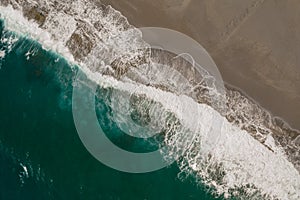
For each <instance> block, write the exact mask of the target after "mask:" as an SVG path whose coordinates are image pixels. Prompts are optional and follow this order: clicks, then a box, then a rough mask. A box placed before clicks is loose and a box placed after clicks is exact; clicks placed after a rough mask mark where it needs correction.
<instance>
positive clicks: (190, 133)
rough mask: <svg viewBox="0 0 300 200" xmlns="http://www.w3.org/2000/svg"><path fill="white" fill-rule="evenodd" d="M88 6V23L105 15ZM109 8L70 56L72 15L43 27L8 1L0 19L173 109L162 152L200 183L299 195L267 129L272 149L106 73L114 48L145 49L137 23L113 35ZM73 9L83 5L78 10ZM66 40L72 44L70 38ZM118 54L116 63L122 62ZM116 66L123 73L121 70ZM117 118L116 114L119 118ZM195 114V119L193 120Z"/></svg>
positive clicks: (170, 97)
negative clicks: (212, 137)
mask: <svg viewBox="0 0 300 200" xmlns="http://www.w3.org/2000/svg"><path fill="white" fill-rule="evenodd" d="M76 9H78V7H76ZM92 10H93V11H94V12H91V14H90V15H92V17H91V21H90V23H92V24H95V23H96V21H97V20H98V19H97V17H98V16H103V14H101V13H100V14H99V12H100V11H96V8H93V9H92ZM108 11H109V12H111V13H112V14H107V13H106V14H105V16H106V17H105V18H104V20H103V21H102V22H101V23H103V24H105V26H106V27H107V29H108V30H109V31H111V32H109V31H108V32H102V33H101V32H98V36H99V37H100V38H101V39H102V40H103V41H104V42H103V43H98V44H97V46H96V47H95V48H94V49H93V50H92V51H91V52H90V53H89V54H88V55H87V56H86V57H80V56H79V55H77V58H74V56H73V54H74V51H73V53H71V50H70V49H69V48H68V47H67V44H66V43H67V38H69V37H71V35H72V34H71V33H72V31H74V30H75V28H74V26H73V25H72V23H74V21H73V20H66V19H71V18H70V16H72V15H68V17H66V18H63V17H62V18H63V19H64V20H63V21H60V23H61V24H60V25H61V26H62V25H63V24H64V23H66V21H71V25H70V26H68V28H67V29H64V30H57V29H53V27H52V28H51V26H49V29H47V30H45V29H42V28H40V27H39V26H38V25H37V24H36V23H34V22H32V21H31V22H29V21H28V20H27V19H25V18H24V17H23V14H22V12H21V11H17V10H15V9H13V8H12V7H11V6H10V7H0V13H1V18H3V19H4V21H5V28H6V29H7V30H10V31H13V32H14V33H15V34H17V35H19V36H25V37H29V38H32V39H34V40H36V41H38V42H39V43H41V44H42V46H43V48H45V49H46V50H52V51H54V52H56V53H58V54H60V55H62V56H63V57H64V58H65V59H67V60H68V61H69V62H70V63H73V64H72V66H73V67H74V66H75V65H76V66H77V67H78V68H79V70H81V71H82V72H83V73H84V74H85V75H86V76H87V77H88V79H89V80H91V81H93V82H94V83H96V84H97V85H99V86H100V87H102V88H112V89H113V90H115V91H116V92H117V93H118V92H119V93H120V92H121V93H125V94H127V95H129V94H133V93H134V94H136V95H137V96H141V95H144V98H143V99H148V100H149V99H150V100H152V101H154V102H156V103H158V104H160V105H163V106H162V107H161V109H165V110H167V111H168V112H171V113H173V114H174V115H175V118H176V119H175V120H173V121H172V122H173V126H172V127H170V128H169V130H171V129H173V130H174V127H175V123H174V122H178V121H180V122H181V123H182V127H183V128H182V129H181V130H184V131H178V129H175V131H169V132H168V131H166V136H165V140H164V143H165V145H166V146H167V147H168V151H167V152H161V153H162V154H163V155H164V156H165V158H166V159H170V158H171V157H175V158H176V160H178V165H179V167H180V168H181V170H182V172H185V173H187V174H191V175H193V176H195V177H196V178H197V180H198V181H199V182H200V183H201V184H205V185H208V186H210V187H212V188H214V189H215V193H216V194H217V195H224V196H225V197H227V198H229V197H231V196H243V195H244V198H248V197H250V198H253V199H255V198H258V197H263V198H267V199H299V198H300V196H299V191H300V183H299V182H300V181H299V180H300V176H299V172H298V171H297V170H296V169H295V167H294V165H293V164H292V163H291V162H290V161H289V160H288V159H287V156H286V155H285V153H284V151H283V150H282V148H281V147H278V146H276V145H274V144H272V136H271V135H270V136H269V137H270V140H269V142H268V143H269V144H272V145H273V147H272V145H271V147H270V148H271V149H272V150H273V151H270V149H269V148H267V147H266V146H265V145H263V144H262V143H261V142H259V141H258V140H257V139H255V138H254V137H252V136H251V135H250V134H249V133H248V132H247V131H245V130H242V129H241V127H238V126H236V125H234V124H232V123H230V122H229V121H228V120H227V119H226V118H225V117H224V116H223V115H221V114H220V113H219V112H217V111H216V110H214V109H213V108H211V107H210V106H208V105H205V104H199V103H198V102H196V101H195V99H193V98H191V97H189V96H186V95H178V94H175V93H172V92H167V91H164V90H162V89H160V88H156V87H151V86H145V85H143V84H141V83H138V82H136V81H133V80H118V79H117V78H116V77H113V76H110V73H111V72H109V71H112V70H113V66H109V65H108V63H110V62H112V61H113V60H115V59H116V58H117V56H118V54H121V55H124V57H122V59H125V60H126V61H129V62H131V61H132V60H134V59H135V58H137V57H138V56H139V55H143V54H144V53H145V52H144V51H140V49H145V48H146V49H147V48H148V45H147V44H146V43H144V42H143V41H142V40H141V39H140V37H141V33H140V32H139V31H137V30H136V29H133V30H132V31H130V32H127V34H125V35H124V34H123V35H122V34H120V35H121V37H115V35H114V34H116V35H117V34H119V33H120V32H122V31H123V30H122V29H117V28H116V27H118V26H116V25H115V24H114V19H113V16H114V15H113V11H112V8H108ZM77 12H79V13H80V12H81V11H78V10H77ZM64 16H65V14H64ZM58 27H60V26H58ZM50 32H51V33H50ZM62 33H64V36H63V37H61V38H62V40H61V41H59V38H60V37H59V35H60V34H62ZM132 38H137V39H135V40H134V43H132V42H131V41H132V40H130V39H132ZM115 40H116V41H115ZM7 41H11V42H8V43H7V49H10V48H12V46H10V45H13V44H14V42H15V41H14V40H13V39H11V40H10V39H8V40H7ZM123 41H125V42H123ZM129 44H130V45H129ZM69 45H71V44H70V43H69ZM111 50H112V51H111ZM4 51H5V52H6V51H7V50H4ZM6 54H7V53H5V54H3V53H2V55H3V56H2V57H3V58H5V55H6ZM75 55H76V52H75ZM28 56H30V53H29V54H28ZM122 59H121V61H120V63H122V62H124V60H122ZM107 71H108V72H107ZM101 72H102V74H101ZM119 72H120V73H122V71H119ZM105 73H106V75H105ZM177 102H182V104H183V105H189V106H190V105H192V107H194V108H197V109H196V110H199V111H200V112H199V113H189V110H185V108H186V107H187V106H183V108H182V109H183V110H180V109H179V110H178V109H177V107H176V106H175V105H176V104H177ZM110 106H112V107H113V106H114V104H110ZM161 109H157V110H154V111H155V112H153V113H154V114H157V113H159V112H161ZM182 111H184V112H182ZM123 112H124V113H126V112H127V111H126V110H122V112H121V115H122V113H123ZM181 113H184V115H182V114H181ZM195 116H196V117H195ZM212 116H214V117H215V116H216V117H217V119H218V120H219V121H221V122H222V123H221V124H220V128H221V131H220V132H219V133H218V141H217V143H216V144H214V146H213V147H214V148H209V150H207V151H205V152H203V145H205V143H203V141H205V140H206V139H205V138H209V135H208V134H209V133H210V131H211V129H213V123H214V121H213V120H212V119H214V118H213V117H212ZM121 118H122V117H121V116H119V119H121ZM158 119H161V118H158ZM195 120H197V121H196V122H195ZM191 122H192V123H191ZM119 123H122V121H119ZM195 124H200V126H195ZM155 128H157V127H155ZM176 130H177V132H176ZM274 163H276V164H274ZM257 193H258V194H257ZM255 195H256V196H255Z"/></svg>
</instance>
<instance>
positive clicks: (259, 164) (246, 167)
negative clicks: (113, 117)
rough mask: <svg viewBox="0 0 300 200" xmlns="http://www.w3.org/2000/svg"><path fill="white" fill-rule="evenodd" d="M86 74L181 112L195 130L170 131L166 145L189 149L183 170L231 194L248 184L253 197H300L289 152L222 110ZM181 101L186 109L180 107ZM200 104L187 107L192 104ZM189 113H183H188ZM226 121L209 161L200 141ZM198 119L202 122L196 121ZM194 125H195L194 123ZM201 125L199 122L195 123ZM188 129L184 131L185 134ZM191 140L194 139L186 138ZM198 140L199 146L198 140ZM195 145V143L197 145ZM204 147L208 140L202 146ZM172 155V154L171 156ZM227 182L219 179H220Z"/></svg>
mask: <svg viewBox="0 0 300 200" xmlns="http://www.w3.org/2000/svg"><path fill="white" fill-rule="evenodd" d="M85 73H86V74H88V77H89V78H90V79H91V80H94V81H95V82H96V83H97V84H99V85H101V86H102V87H112V88H115V89H118V90H122V91H127V92H129V93H133V92H134V93H138V94H145V95H146V96H147V97H148V98H151V99H152V100H154V101H156V102H159V103H161V104H162V105H163V107H164V109H167V110H169V111H171V112H173V113H175V114H176V115H177V117H179V116H181V117H179V118H180V119H181V122H182V123H183V124H184V125H185V126H186V127H188V128H189V130H192V132H190V134H192V135H190V136H187V135H182V133H176V134H174V135H170V137H169V138H168V140H167V141H166V144H167V145H169V146H170V149H171V152H168V153H169V155H171V156H175V157H180V155H179V154H181V153H182V152H185V154H184V158H183V159H184V162H181V163H179V165H180V166H181V168H182V169H184V168H188V171H190V172H192V173H194V174H196V175H197V176H199V177H201V178H204V182H205V183H206V184H207V185H210V186H213V187H215V188H216V189H217V192H218V193H219V194H225V196H227V197H229V196H230V192H229V191H230V190H231V189H233V190H234V191H236V192H237V191H238V190H239V189H241V188H242V187H246V186H247V185H249V184H250V185H251V186H254V187H255V188H256V189H253V188H248V189H247V190H246V192H248V195H251V194H252V193H253V191H259V192H260V193H261V194H262V195H266V196H268V197H269V198H270V199H276V198H279V199H287V200H288V199H289V200H290V199H295V200H297V199H299V198H300V175H299V173H298V171H297V170H296V169H295V167H294V166H293V164H292V163H290V162H289V161H288V160H287V158H286V156H285V155H283V154H282V153H281V151H278V153H276V151H275V152H272V151H270V150H269V149H268V148H267V147H266V146H264V145H263V144H261V143H260V142H258V141H257V140H255V139H254V138H253V137H252V136H250V135H249V134H248V133H247V132H246V131H244V130H241V129H240V128H238V127H236V126H234V125H233V124H231V123H229V122H228V121H227V120H225V119H224V117H223V116H221V115H220V114H219V113H218V112H216V111H215V110H214V109H212V108H211V107H209V106H207V105H205V104H197V103H196V102H195V101H194V100H193V99H191V98H190V97H187V96H177V95H175V94H173V93H169V92H164V91H162V90H159V89H156V88H153V87H146V86H144V85H139V86H137V85H136V84H134V83H125V82H118V81H117V80H115V79H113V78H111V77H107V76H102V75H101V74H98V73H93V72H91V71H89V70H88V69H86V71H85ZM178 102H179V104H182V105H183V107H180V106H178ZM185 105H189V108H196V109H190V110H189V111H187V110H182V108H183V109H185V108H188V107H185ZM183 111H184V112H183ZM186 112H187V113H191V116H193V117H191V116H189V115H183V116H182V115H181V114H182V113H186ZM217 118H219V120H220V121H222V122H223V124H222V126H221V127H220V128H221V129H220V130H216V131H220V134H219V135H218V136H219V139H218V142H217V143H216V144H215V146H214V148H212V149H210V152H209V153H210V156H211V157H212V158H211V159H210V161H209V162H208V163H205V162H204V160H206V159H207V158H208V157H204V156H207V155H208V154H204V153H203V151H202V147H203V146H201V143H198V141H203V140H205V138H206V137H210V135H209V134H210V133H211V129H213V128H214V125H215V124H214V123H215V121H218V119H217ZM195 119H196V120H197V121H195ZM191 121H192V122H193V123H190V122H191ZM192 124H198V126H191V125H192ZM186 133H187V132H185V133H184V134H186ZM187 139H189V140H190V141H186V140H187ZM273 140H274V139H273V138H272V136H271V135H269V136H268V141H267V142H266V143H267V144H268V145H272V149H276V148H277V147H276V146H274V142H272V141H273ZM196 143H197V144H196ZM194 144H196V145H194ZM202 145H203V144H202ZM169 155H167V156H169ZM218 165H219V166H222V170H224V172H225V175H224V177H220V176H219V177H218V176H215V174H211V172H208V171H209V170H210V171H213V170H214V169H213V168H211V167H212V166H213V167H216V166H218ZM220 178H221V180H222V181H217V180H218V179H220Z"/></svg>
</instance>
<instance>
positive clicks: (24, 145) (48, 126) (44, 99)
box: [0, 21, 221, 200]
mask: <svg viewBox="0 0 300 200" xmlns="http://www.w3.org/2000/svg"><path fill="white" fill-rule="evenodd" d="M0 38H1V40H0V51H2V52H5V55H3V56H2V58H0V66H1V68H0V91H1V98H0V112H1V115H0V199H1V200H10V199H11V200H17V199H22V200H25V199H28V200H29V199H30V200H34V199H37V200H41V199H43V200H48V199H55V200H56V199H84V200H89V199H91V200H93V199H104V200H109V199H122V200H123V199H130V200H133V199H139V200H140V199H149V200H151V199H164V200H167V199H197V200H199V199H208V200H209V199H221V197H219V198H217V197H215V195H213V194H212V193H211V189H210V188H208V187H205V186H204V185H201V184H198V183H197V182H196V181H195V178H194V177H193V176H186V175H184V174H181V173H180V170H179V168H178V166H177V164H176V163H173V164H172V165H171V166H169V167H166V168H164V169H161V170H159V171H155V172H149V173H145V174H132V173H125V172H120V171H117V170H114V169H111V168H110V167H107V166H105V165H103V164H101V163H100V162H99V161H98V160H96V159H95V158H94V157H93V156H92V155H91V154H90V153H89V152H88V151H87V150H86V148H85V147H84V145H83V144H82V142H81V140H80V139H79V136H78V134H77V131H76V128H75V125H74V120H73V115H72V90H73V82H74V78H75V75H76V73H77V71H78V69H77V67H76V66H71V65H70V64H69V63H68V62H67V61H66V60H65V59H64V58H63V57H61V56H60V55H57V54H56V53H54V52H51V51H47V50H45V49H43V48H42V46H41V45H40V44H39V43H38V42H36V41H33V40H32V39H29V38H26V37H21V36H18V35H16V34H15V33H13V32H9V31H7V30H5V28H4V23H3V21H2V22H1V28H0ZM14 38H17V41H16V42H15V43H13V45H11V43H10V42H9V40H13V39H14ZM100 90H101V88H100ZM97 106H98V107H99V109H98V110H97V116H98V120H99V122H100V124H101V126H102V128H103V130H105V133H106V134H107V136H108V137H109V138H110V139H111V140H113V141H114V142H115V143H116V144H118V145H119V146H122V147H124V148H127V149H129V150H133V151H140V150H141V151H149V150H151V149H155V148H157V146H155V144H154V145H153V142H148V141H145V140H137V139H136V140H135V139H133V138H130V137H126V136H124V134H123V133H122V131H121V130H120V129H118V126H116V125H114V124H113V122H109V120H110V118H108V117H107V115H108V112H109V107H108V105H105V102H104V101H102V100H101V99H98V100H97Z"/></svg>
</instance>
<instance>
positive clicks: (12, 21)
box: [0, 5, 74, 62]
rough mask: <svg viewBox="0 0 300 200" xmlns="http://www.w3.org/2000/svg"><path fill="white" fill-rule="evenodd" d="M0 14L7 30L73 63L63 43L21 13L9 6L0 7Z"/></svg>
mask: <svg viewBox="0 0 300 200" xmlns="http://www.w3.org/2000/svg"><path fill="white" fill-rule="evenodd" d="M0 13H1V15H0V16H1V18H2V19H4V22H5V28H6V29H7V30H10V31H13V32H15V33H16V34H19V35H21V36H26V37H29V38H31V39H34V40H36V41H38V42H39V43H41V44H42V46H43V48H45V49H51V50H52V51H55V52H57V53H59V54H61V55H62V56H64V57H65V58H66V59H67V60H68V61H70V62H74V58H73V55H72V54H71V53H70V51H69V49H68V48H67V47H66V46H65V44H64V43H63V41H59V40H54V39H53V38H52V37H51V34H50V33H49V32H47V31H45V30H43V29H41V28H39V27H38V24H36V23H34V22H31V21H28V20H27V19H25V18H24V16H23V14H22V12H21V11H19V10H15V9H13V8H12V6H11V5H9V6H7V7H3V6H0Z"/></svg>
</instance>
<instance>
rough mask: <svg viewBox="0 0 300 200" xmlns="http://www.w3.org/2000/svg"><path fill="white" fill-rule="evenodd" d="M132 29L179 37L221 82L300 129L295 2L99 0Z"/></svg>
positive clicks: (299, 9)
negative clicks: (208, 60) (209, 61)
mask: <svg viewBox="0 0 300 200" xmlns="http://www.w3.org/2000/svg"><path fill="white" fill-rule="evenodd" d="M102 2H103V3H105V4H110V5H112V6H113V7H114V8H116V9H117V10H119V11H121V12H122V13H123V14H124V15H125V16H126V17H127V18H128V20H129V22H130V23H131V24H133V25H135V26H137V27H143V26H158V27H165V28H171V29H174V30H177V31H180V32H183V33H185V34H187V35H189V36H190V37H192V38H194V39H196V40H197V41H198V42H199V43H200V44H202V45H203V46H204V47H205V48H206V49H207V51H208V52H209V53H210V54H211V56H212V57H213V59H214V60H215V62H216V64H217V66H218V67H219V70H220V72H221V74H222V76H223V79H224V81H226V82H227V83H229V84H231V85H234V86H236V87H238V88H240V89H242V90H243V91H244V92H245V93H246V94H248V95H249V96H250V97H252V98H253V99H255V100H256V101H257V102H259V103H260V104H261V105H262V106H263V107H264V108H266V109H267V110H269V111H271V112H272V113H273V114H274V115H277V116H280V117H282V118H283V119H284V120H286V121H287V122H288V123H289V124H290V125H291V126H292V127H293V128H296V129H300V23H299V21H300V3H299V1H297V0H286V1H278V0H273V1H265V0H244V1H240V0H231V1H226V2H225V1H222V2H220V1H217V0H102Z"/></svg>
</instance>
